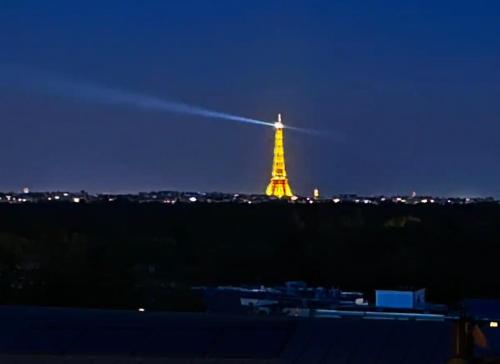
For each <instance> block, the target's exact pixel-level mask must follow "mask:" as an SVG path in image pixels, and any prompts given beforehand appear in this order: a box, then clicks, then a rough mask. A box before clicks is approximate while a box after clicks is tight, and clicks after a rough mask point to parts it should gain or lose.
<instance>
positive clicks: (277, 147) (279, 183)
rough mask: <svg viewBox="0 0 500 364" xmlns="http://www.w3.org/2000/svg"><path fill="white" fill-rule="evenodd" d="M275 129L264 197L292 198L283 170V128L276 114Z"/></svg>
mask: <svg viewBox="0 0 500 364" xmlns="http://www.w3.org/2000/svg"><path fill="white" fill-rule="evenodd" d="M274 127H275V129H276V133H275V137H274V160H273V171H272V173H271V181H270V182H269V185H268V186H267V189H266V195H268V196H275V197H278V198H282V197H283V196H285V197H291V196H293V192H292V189H291V188H290V184H289V183H288V177H287V176H286V169H285V148H284V146H283V128H284V125H283V123H282V122H281V114H278V122H276V123H274Z"/></svg>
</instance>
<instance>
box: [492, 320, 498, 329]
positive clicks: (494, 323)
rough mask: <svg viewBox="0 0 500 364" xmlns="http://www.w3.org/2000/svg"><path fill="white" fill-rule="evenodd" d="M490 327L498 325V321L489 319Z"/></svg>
mask: <svg viewBox="0 0 500 364" xmlns="http://www.w3.org/2000/svg"><path fill="white" fill-rule="evenodd" d="M490 327H494V328H497V327H498V321H491V322H490Z"/></svg>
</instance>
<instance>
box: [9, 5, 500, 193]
mask: <svg viewBox="0 0 500 364" xmlns="http://www.w3.org/2000/svg"><path fill="white" fill-rule="evenodd" d="M499 39H500V2H498V1H469V0H467V1H465V0H464V1H460V0H455V1H445V0H440V1H435V0H434V1H401V0H394V1H392V0H391V1H387V0H385V1H366V0H359V1H356V0H349V1H348V0H345V1H332V0H327V1H319V0H318V1H291V0H288V1H272V0H263V1H255V0H253V1H225V0H217V1H215V0H214V1H208V0H205V1H202V0H199V1H186V0H182V1H180V0H179V1H146V0H142V1H140V0H136V1H130V0H120V1H90V0H85V1H58V0H51V1H39V0H32V1H28V0H2V1H0V45H1V47H0V67H5V66H6V65H9V66H12V65H15V66H21V67H28V68H32V69H40V70H43V71H50V72H53V73H57V74H61V75H64V76H66V77H71V78H75V79H78V80H83V81H89V82H95V83H99V84H104V85H107V86H110V87H117V88H120V89H123V90H128V91H131V92H134V93H145V94H148V95H153V96H156V97H162V98H163V97H164V98H169V99H172V98H173V99H176V100H181V101H184V102H187V103H191V104H194V105H200V106H204V107H207V108H210V109H214V110H219V111H224V112H229V113H233V114H237V115H242V116H246V117H252V118H256V119H262V120H271V119H273V118H274V117H275V115H276V113H278V112H282V113H283V114H284V121H285V123H287V124H290V125H294V126H301V127H307V128H315V129H324V130H332V131H335V132H336V133H341V134H342V135H344V138H343V141H341V142H335V141H331V140H328V139H323V138H314V137H310V136H307V135H301V134H297V133H292V132H288V133H287V134H286V141H285V142H286V147H287V156H288V161H287V162H288V170H289V171H288V172H289V175H290V180H291V184H292V187H293V188H294V189H295V191H296V192H297V193H301V194H308V193H310V191H311V190H312V188H313V187H315V186H318V187H319V188H320V189H321V190H322V192H323V193H325V194H333V193H348V192H353V193H358V194H379V193H387V194H396V193H409V192H411V191H417V192H418V193H422V194H424V193H430V194H439V195H494V196H500V168H498V156H499V154H500V143H499V141H498V140H499V136H500V123H499V117H500V102H499V96H500V41H499ZM0 126H1V130H2V142H1V143H0V166H1V167H0V189H1V190H19V189H20V188H22V187H23V186H30V187H31V188H32V189H34V190H47V189H50V190H53V189H69V190H80V189H85V190H89V191H108V192H120V191H138V190H151V189H179V190H200V191H212V190H220V191H228V192H237V191H242V192H262V191H263V190H264V188H265V186H266V183H267V182H268V178H269V174H270V168H271V161H272V143H273V130H272V129H270V128H266V127H258V126H251V125H249V126H247V125H242V124H237V123H234V124H232V123H230V122H225V121H216V120H208V119H203V118H200V117H191V116H181V115H176V114H169V113H164V112H158V111H144V110H138V109H134V108H130V107H126V106H124V105H106V104H99V103H95V102H92V101H89V100H76V99H71V98H64V97H61V96H60V95H47V94H45V93H43V92H38V90H36V89H32V90H26V89H17V88H14V87H12V85H11V84H9V83H8V82H3V83H2V82H0Z"/></svg>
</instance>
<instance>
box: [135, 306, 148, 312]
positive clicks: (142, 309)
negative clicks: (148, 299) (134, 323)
mask: <svg viewBox="0 0 500 364" xmlns="http://www.w3.org/2000/svg"><path fill="white" fill-rule="evenodd" d="M137 311H139V312H145V311H146V309H144V308H142V307H139V308H138V309H137Z"/></svg>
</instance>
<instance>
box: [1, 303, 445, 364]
mask: <svg viewBox="0 0 500 364" xmlns="http://www.w3.org/2000/svg"><path fill="white" fill-rule="evenodd" d="M0 322H2V325H0V358H1V357H2V356H3V357H5V356H6V355H7V356H15V357H19V356H22V357H23V358H24V359H26V361H23V362H29V361H30V360H31V359H30V358H40V357H41V356H44V357H45V356H46V357H48V358H54V360H55V358H62V357H64V358H65V360H69V362H71V360H77V359H78V360H80V359H82V358H83V357H89V356H91V357H100V356H106V357H113V358H115V359H116V360H117V361H114V362H116V363H119V362H120V361H119V360H118V358H132V357H134V358H143V359H144V360H146V361H145V362H147V361H152V360H153V358H170V359H172V360H173V359H176V360H181V359H194V358H196V359H198V360H197V362H204V360H206V361H209V360H213V359H214V358H218V359H219V360H218V362H220V361H224V360H241V362H256V363H257V362H259V363H263V362H266V363H272V362H294V363H379V362H380V363H387V364H391V363H406V364H409V363H429V364H432V363H444V362H446V360H447V359H449V358H450V356H451V348H452V324H451V323H450V322H446V321H443V322H425V321H422V322H419V321H411V320H410V321H408V320H367V319H364V320H363V319H296V318H285V317H263V318H260V317H248V316H227V315H211V314H202V313H154V312H147V311H146V312H144V313H141V312H137V311H112V310H81V309H65V308H31V307H1V308H0ZM115 359H114V360H115ZM47 360H48V359H47ZM44 362H50V360H49V361H44ZM66 362H67V361H65V363H66ZM176 362H177V361H176Z"/></svg>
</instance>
